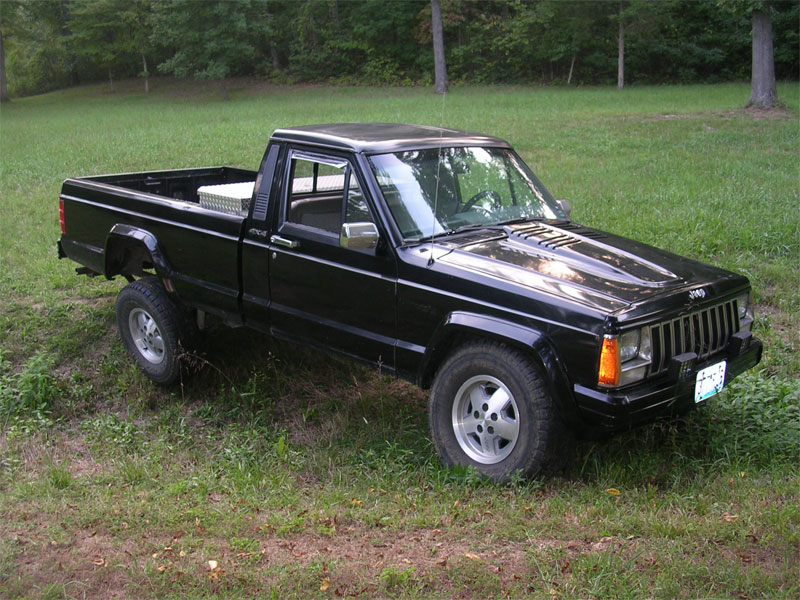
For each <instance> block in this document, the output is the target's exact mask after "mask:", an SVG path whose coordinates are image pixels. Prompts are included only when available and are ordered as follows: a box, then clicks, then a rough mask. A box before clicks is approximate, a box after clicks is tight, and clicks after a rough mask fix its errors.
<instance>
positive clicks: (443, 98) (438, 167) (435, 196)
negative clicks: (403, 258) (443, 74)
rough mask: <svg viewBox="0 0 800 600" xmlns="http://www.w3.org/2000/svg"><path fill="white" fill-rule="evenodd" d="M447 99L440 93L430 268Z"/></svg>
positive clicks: (444, 93) (430, 256)
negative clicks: (440, 106)
mask: <svg viewBox="0 0 800 600" xmlns="http://www.w3.org/2000/svg"><path fill="white" fill-rule="evenodd" d="M446 97H447V92H443V93H442V113H441V116H440V118H439V149H438V152H437V154H436V188H435V189H434V191H433V219H432V220H433V223H431V241H430V244H431V247H430V250H429V252H430V255H429V256H428V266H429V267H430V266H431V265H432V264H433V235H434V231H436V209H437V207H438V204H439V169H440V168H441V166H442V135H443V134H444V131H442V129H443V128H444V100H445V98H446Z"/></svg>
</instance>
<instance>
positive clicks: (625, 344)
mask: <svg viewBox="0 0 800 600" xmlns="http://www.w3.org/2000/svg"><path fill="white" fill-rule="evenodd" d="M641 338H642V334H641V331H639V330H638V329H634V330H633V331H626V332H625V333H623V334H622V335H621V336H620V338H619V360H620V361H621V362H623V363H624V362H627V361H629V360H630V359H632V358H636V355H637V354H639V343H640V341H641Z"/></svg>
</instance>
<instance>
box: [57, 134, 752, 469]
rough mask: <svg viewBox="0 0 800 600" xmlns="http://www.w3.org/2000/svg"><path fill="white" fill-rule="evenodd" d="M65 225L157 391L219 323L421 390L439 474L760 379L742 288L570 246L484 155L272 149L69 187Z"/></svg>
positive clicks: (561, 209)
mask: <svg viewBox="0 0 800 600" xmlns="http://www.w3.org/2000/svg"><path fill="white" fill-rule="evenodd" d="M60 214H61V238H60V241H59V244H58V250H59V257H62V258H63V257H68V258H70V259H72V260H74V261H77V262H78V263H80V264H81V265H82V266H81V267H80V268H79V269H78V271H79V272H81V273H86V274H88V275H98V274H101V275H104V276H105V277H107V278H109V279H111V278H113V277H115V276H117V275H121V276H123V277H125V278H127V279H128V281H129V283H128V285H127V286H126V287H125V288H124V289H123V290H122V291H121V292H120V293H119V296H118V298H117V307H116V310H117V324H118V326H119V331H120V335H121V337H122V341H123V343H124V345H125V347H126V349H127V351H128V352H129V353H130V355H131V356H132V358H133V360H134V361H135V362H136V363H137V365H138V366H139V368H141V370H142V371H143V372H144V373H145V374H146V375H147V376H148V377H149V378H150V379H152V380H153V381H155V382H156V383H159V384H165V385H169V384H174V383H175V382H176V381H177V379H178V377H179V374H180V361H181V352H180V351H179V348H180V346H181V344H182V340H184V339H186V338H187V337H188V336H190V334H191V333H192V331H193V330H194V329H195V328H196V327H197V326H198V325H202V323H203V322H204V318H205V316H206V314H212V315H216V316H218V317H220V318H221V319H222V320H224V322H225V323H228V324H230V325H232V326H247V327H252V328H255V329H258V330H261V331H264V332H267V333H269V334H271V335H273V336H275V337H278V338H283V339H288V340H293V341H297V342H301V343H305V344H312V345H314V346H317V347H319V348H322V349H324V350H327V351H332V352H336V353H338V354H341V355H344V356H347V357H350V358H353V359H357V360H359V361H362V362H366V363H370V364H373V365H377V364H380V365H381V368H382V369H384V370H388V371H390V372H392V373H395V374H396V375H398V376H400V377H403V378H405V379H408V380H410V381H412V382H415V383H416V384H417V385H419V386H422V387H423V388H425V389H430V399H429V421H430V430H431V436H432V438H433V441H434V443H435V446H436V448H437V451H438V453H439V455H440V458H441V459H442V461H443V462H444V463H445V464H446V465H472V466H474V467H475V469H477V470H478V471H479V472H480V473H482V474H484V475H485V476H487V477H489V478H492V479H495V480H498V481H502V480H506V479H508V477H510V476H511V475H512V474H515V473H518V474H522V475H524V476H530V475H533V474H536V473H538V472H540V471H542V470H545V469H549V468H550V467H552V466H554V465H556V464H557V463H558V462H559V459H560V458H561V457H562V456H563V455H564V453H563V450H564V448H565V446H566V445H567V444H568V443H569V440H570V439H571V436H572V434H574V433H575V432H597V431H601V432H602V431H615V430H619V429H622V428H626V427H629V426H631V425H633V424H636V423H640V422H645V421H649V420H652V419H654V418H656V416H657V415H661V414H664V413H678V412H682V411H685V410H688V409H690V408H691V407H693V406H695V405H696V404H698V403H700V402H704V401H706V400H707V399H708V398H709V397H711V396H713V395H714V394H715V393H717V392H719V390H720V389H722V388H723V387H724V386H725V385H727V384H728V383H729V382H730V381H731V380H732V379H733V378H734V377H735V376H736V375H738V374H739V373H741V372H742V371H744V370H745V369H748V368H750V367H752V366H754V365H755V364H757V363H758V362H759V360H760V358H761V352H762V344H761V342H760V341H759V340H758V339H756V338H755V337H753V335H752V333H751V330H752V325H753V312H752V301H751V294H750V284H749V282H748V280H747V279H746V278H745V277H743V276H741V275H737V274H735V273H731V272H728V271H725V270H722V269H719V268H716V267H713V266H710V265H707V264H703V263H700V262H697V261H695V260H691V259H688V258H683V257H680V256H677V255H675V254H672V253H670V252H666V251H663V250H659V249H656V248H654V247H652V246H649V245H647V244H643V243H640V242H636V241H633V240H630V239H626V238H623V237H619V236H616V235H613V234H610V233H605V232H603V231H599V230H597V229H592V228H589V227H584V226H582V225H578V224H577V223H575V222H573V221H572V220H571V219H570V216H569V208H568V204H567V203H566V202H564V201H556V200H555V199H554V198H553V196H551V194H550V192H548V191H547V189H546V188H545V187H544V186H543V185H542V183H541V182H540V181H539V180H538V179H537V177H536V176H535V175H534V174H533V173H532V172H531V170H530V169H529V168H528V167H527V166H526V164H525V163H524V162H523V161H522V159H521V158H520V157H519V156H518V155H517V154H516V153H515V152H514V150H513V149H512V148H511V146H510V145H509V144H508V143H507V142H505V141H504V140H502V139H499V138H496V137H489V136H485V135H478V134H473V133H467V132H462V131H454V130H450V129H443V128H436V127H424V126H416V125H402V124H392V123H372V124H352V123H351V124H339V125H320V126H303V127H294V128H291V129H279V130H277V131H275V132H274V134H273V135H272V137H271V139H270V142H269V145H268V146H267V149H266V152H265V154H264V158H263V160H262V161H261V166H260V168H259V169H258V171H250V170H245V169H238V168H231V167H210V168H200V169H184V170H169V171H153V172H147V173H126V174H120V175H104V176H96V177H79V178H75V179H67V180H66V181H65V182H64V184H63V188H62V191H61V195H60Z"/></svg>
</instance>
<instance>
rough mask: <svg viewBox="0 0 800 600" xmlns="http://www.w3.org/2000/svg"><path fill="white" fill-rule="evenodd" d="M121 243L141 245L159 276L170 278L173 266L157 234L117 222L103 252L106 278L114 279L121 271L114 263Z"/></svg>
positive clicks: (110, 232) (124, 244) (127, 245)
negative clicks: (116, 251)
mask: <svg viewBox="0 0 800 600" xmlns="http://www.w3.org/2000/svg"><path fill="white" fill-rule="evenodd" d="M119 245H122V246H123V247H130V246H139V247H142V248H144V250H145V251H146V252H147V254H148V255H149V257H150V261H151V262H152V263H153V267H154V268H155V270H156V273H157V274H158V276H159V277H161V278H164V279H169V278H170V277H171V276H172V273H173V270H172V267H171V266H170V264H169V261H168V260H167V257H166V255H165V254H164V252H163V251H162V249H161V246H160V245H159V243H158V239H157V238H156V236H155V235H153V234H152V233H150V232H149V231H146V230H144V229H140V228H138V227H133V226H132V225H124V224H122V223H117V224H116V225H114V226H113V227H112V228H111V231H109V232H108V236H107V237H106V245H105V249H104V252H103V255H104V257H105V264H104V267H103V275H105V277H106V279H112V278H113V277H114V275H118V274H119V273H120V272H119V271H115V265H114V263H113V258H114V256H115V250H116V249H117V248H118V247H119Z"/></svg>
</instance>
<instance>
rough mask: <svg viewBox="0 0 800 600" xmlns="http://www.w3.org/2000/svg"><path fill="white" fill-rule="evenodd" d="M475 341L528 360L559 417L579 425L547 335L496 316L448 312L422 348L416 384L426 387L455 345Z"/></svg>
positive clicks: (564, 374) (566, 380)
mask: <svg viewBox="0 0 800 600" xmlns="http://www.w3.org/2000/svg"><path fill="white" fill-rule="evenodd" d="M478 340H490V341H495V342H500V343H503V344H505V345H507V346H509V347H510V348H513V349H516V350H518V351H520V352H522V353H523V354H524V355H525V356H527V357H529V358H530V359H532V360H533V361H534V363H535V364H536V365H537V366H538V367H539V368H540V369H541V371H542V374H543V375H544V378H545V381H546V382H547V385H548V387H549V388H550V392H551V394H552V396H553V398H554V400H555V404H556V408H557V410H558V413H559V416H561V418H562V419H563V420H564V421H565V422H567V423H568V424H570V425H573V426H576V427H577V426H579V425H580V422H579V417H578V412H577V407H576V405H575V400H574V397H573V395H572V390H571V386H570V385H569V378H568V377H567V372H566V368H565V366H564V364H563V362H562V360H561V359H560V358H559V356H558V353H557V352H556V349H555V346H554V345H553V343H552V341H551V340H550V339H549V337H548V336H547V335H546V334H545V333H543V332H542V331H539V330H537V329H533V328H531V327H526V326H524V325H520V324H519V323H513V322H510V321H506V320H504V319H500V318H498V317H493V316H489V315H481V314H476V313H470V312H465V311H454V312H452V313H450V314H449V315H448V316H447V318H445V319H444V321H443V322H442V324H441V325H440V327H439V328H438V329H437V330H436V332H435V333H434V335H433V337H432V339H431V343H430V344H428V347H427V348H426V350H425V356H424V358H423V362H422V366H421V368H420V371H419V375H418V378H417V379H418V383H419V385H420V386H421V387H423V388H426V389H427V388H428V387H430V385H431V382H432V381H433V378H434V376H435V375H436V371H437V370H438V369H439V366H440V365H441V364H442V363H443V362H444V361H445V360H446V359H447V357H448V356H449V355H450V354H451V353H452V352H453V351H454V350H455V349H456V348H458V347H459V346H461V345H463V344H465V343H469V342H471V341H478Z"/></svg>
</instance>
